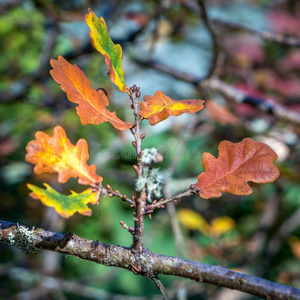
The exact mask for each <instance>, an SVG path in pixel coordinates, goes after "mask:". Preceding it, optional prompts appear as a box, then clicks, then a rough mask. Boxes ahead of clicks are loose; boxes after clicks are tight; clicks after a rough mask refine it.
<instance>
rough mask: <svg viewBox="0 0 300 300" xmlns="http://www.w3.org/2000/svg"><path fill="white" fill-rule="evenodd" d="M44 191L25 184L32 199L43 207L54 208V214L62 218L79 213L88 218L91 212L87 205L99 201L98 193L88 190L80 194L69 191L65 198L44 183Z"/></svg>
mask: <svg viewBox="0 0 300 300" xmlns="http://www.w3.org/2000/svg"><path fill="white" fill-rule="evenodd" d="M44 186H45V187H46V189H42V188H39V187H37V186H34V185H32V184H27V187H28V188H29V189H30V190H31V191H32V192H31V193H30V194H29V195H30V197H32V198H33V199H39V200H40V201H41V202H42V203H43V204H44V205H46V206H50V207H54V209H55V210H56V212H57V213H58V214H59V215H61V216H62V217H63V218H69V217H71V216H72V215H74V214H75V212H79V213H80V214H82V215H85V216H90V215H91V214H92V211H91V210H90V209H89V208H88V206H87V204H88V203H91V204H96V203H97V202H98V199H99V193H98V192H92V189H91V188H89V189H87V190H85V191H83V192H82V193H79V194H78V193H76V192H73V191H71V195H69V196H66V195H62V194H60V193H58V192H57V191H56V190H54V189H53V188H52V187H51V186H50V185H48V184H46V183H44Z"/></svg>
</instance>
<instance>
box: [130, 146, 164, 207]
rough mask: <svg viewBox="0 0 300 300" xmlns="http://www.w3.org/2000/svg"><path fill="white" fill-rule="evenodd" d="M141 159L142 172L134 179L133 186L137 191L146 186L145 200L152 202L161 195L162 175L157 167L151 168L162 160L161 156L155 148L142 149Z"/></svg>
mask: <svg viewBox="0 0 300 300" xmlns="http://www.w3.org/2000/svg"><path fill="white" fill-rule="evenodd" d="M141 161H142V163H143V174H142V176H140V177H139V178H138V180H137V181H136V183H135V187H136V190H137V191H139V192H141V191H142V190H143V189H144V188H146V191H147V201H148V202H149V203H152V201H153V200H154V199H156V200H159V199H161V198H162V197H163V184H164V179H163V175H162V174H161V172H160V171H159V169H152V165H153V164H154V163H158V162H160V161H162V156H161V154H159V153H158V151H157V149H156V148H151V149H144V150H143V153H142V157H141Z"/></svg>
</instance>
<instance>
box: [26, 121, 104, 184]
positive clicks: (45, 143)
mask: <svg viewBox="0 0 300 300" xmlns="http://www.w3.org/2000/svg"><path fill="white" fill-rule="evenodd" d="M35 137H36V140H33V141H30V142H29V143H28V145H27V147H26V150H27V154H26V157H25V159H26V161H28V162H29V163H32V164H35V166H34V172H35V173H36V174H42V173H58V181H59V182H60V183H65V182H67V181H68V180H69V178H70V177H75V178H78V182H79V183H80V184H87V185H90V184H93V183H96V182H102V180H103V178H102V177H101V176H99V175H97V174H96V166H95V165H91V166H89V165H88V164H87V160H88V159H89V153H88V145H87V142H86V140H84V139H80V140H79V141H78V142H77V144H76V145H75V146H74V145H73V144H72V143H71V142H70V140H69V139H68V137H67V135H66V132H65V131H64V129H63V128H62V127H60V126H56V127H55V128H54V130H53V136H49V135H48V134H46V133H44V132H41V131H38V132H37V133H36V134H35Z"/></svg>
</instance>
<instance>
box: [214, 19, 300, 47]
mask: <svg viewBox="0 0 300 300" xmlns="http://www.w3.org/2000/svg"><path fill="white" fill-rule="evenodd" d="M210 20H211V22H212V23H213V24H214V25H217V26H219V27H222V28H224V27H226V28H228V29H232V30H239V31H246V32H248V33H250V34H253V35H256V36H259V37H260V38H262V39H263V40H265V41H268V42H274V43H278V44H282V45H285V46H289V47H296V48H299V47H300V40H299V39H296V38H294V37H290V36H285V35H282V34H279V33H274V32H269V31H260V30H256V29H253V28H251V27H248V26H246V25H243V24H238V23H234V22H230V21H225V20H221V19H217V18H210Z"/></svg>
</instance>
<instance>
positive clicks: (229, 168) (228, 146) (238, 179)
mask: <svg viewBox="0 0 300 300" xmlns="http://www.w3.org/2000/svg"><path fill="white" fill-rule="evenodd" d="M276 159H277V154H276V153H275V152H274V151H273V150H272V149H271V148H270V147H269V146H267V145H266V144H264V143H259V142H256V141H254V140H253V139H251V138H245V139H243V140H242V142H240V143H236V144H235V143H231V142H229V141H223V142H221V143H220V145H219V156H218V158H215V157H214V156H213V155H211V154H210V153H204V154H203V157H202V163H203V167H204V170H205V171H204V172H203V173H201V174H200V175H199V176H198V182H197V183H196V184H195V186H197V187H198V188H200V192H199V195H200V196H201V197H202V198H206V199H208V198H213V197H220V196H221V195H222V192H228V193H232V194H236V195H249V194H251V193H252V189H251V187H250V186H249V185H248V181H252V182H256V183H268V182H273V181H274V180H276V179H277V177H278V176H279V171H278V169H277V168H276V167H275V165H274V164H273V161H274V160H276Z"/></svg>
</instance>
